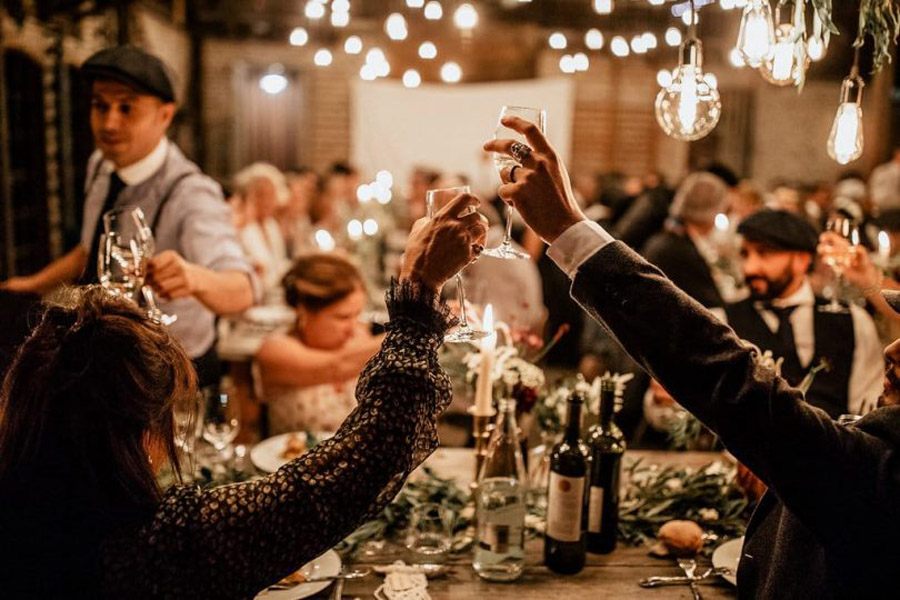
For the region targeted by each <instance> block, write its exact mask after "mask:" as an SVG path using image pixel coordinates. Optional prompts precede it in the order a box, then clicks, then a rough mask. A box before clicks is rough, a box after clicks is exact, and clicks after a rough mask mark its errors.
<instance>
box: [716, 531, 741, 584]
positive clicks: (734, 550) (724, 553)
mask: <svg viewBox="0 0 900 600" xmlns="http://www.w3.org/2000/svg"><path fill="white" fill-rule="evenodd" d="M743 548H744V538H743V537H739V538H737V539H735V540H731V541H728V542H725V543H724V544H722V545H721V546H719V547H718V548H716V550H715V552H713V555H712V564H713V566H714V567H726V568H729V569H731V572H732V573H733V575H722V579H724V580H725V581H727V582H728V583H730V584H731V585H737V570H738V563H739V562H740V560H741V550H742V549H743Z"/></svg>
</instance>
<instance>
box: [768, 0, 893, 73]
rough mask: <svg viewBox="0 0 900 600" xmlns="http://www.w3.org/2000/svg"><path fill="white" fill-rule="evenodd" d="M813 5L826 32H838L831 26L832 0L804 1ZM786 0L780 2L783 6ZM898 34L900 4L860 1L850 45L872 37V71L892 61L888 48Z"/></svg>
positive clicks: (882, 1) (890, 1)
mask: <svg viewBox="0 0 900 600" xmlns="http://www.w3.org/2000/svg"><path fill="white" fill-rule="evenodd" d="M803 1H804V2H806V3H808V4H809V5H811V6H812V8H813V10H814V11H815V14H816V16H817V17H818V18H819V20H820V21H821V22H822V26H823V29H824V30H825V31H827V32H829V33H834V34H837V33H839V31H838V28H837V26H835V24H834V19H833V16H832V15H833V13H832V0H803ZM786 2H787V0H781V4H785V3H786ZM898 35H900V1H898V0H859V25H858V28H857V32H856V40H855V41H854V42H853V45H854V46H856V47H862V46H863V44H864V43H865V41H866V37H870V38H872V45H873V71H876V72H877V71H878V70H880V69H881V68H882V67H883V66H884V65H885V63H889V62H891V47H892V45H893V44H894V42H896V40H897V37H898Z"/></svg>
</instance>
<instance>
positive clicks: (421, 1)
mask: <svg viewBox="0 0 900 600" xmlns="http://www.w3.org/2000/svg"><path fill="white" fill-rule="evenodd" d="M406 5H407V6H408V7H410V8H422V7H423V6H425V0H406Z"/></svg>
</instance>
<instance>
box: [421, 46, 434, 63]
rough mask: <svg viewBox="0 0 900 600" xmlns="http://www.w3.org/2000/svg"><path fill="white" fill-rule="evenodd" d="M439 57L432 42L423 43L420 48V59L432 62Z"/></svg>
mask: <svg viewBox="0 0 900 600" xmlns="http://www.w3.org/2000/svg"><path fill="white" fill-rule="evenodd" d="M436 56H437V46H435V45H434V44H433V43H431V42H422V44H421V45H420V46H419V57H420V58H423V59H425V60H432V59H434V58H435V57H436Z"/></svg>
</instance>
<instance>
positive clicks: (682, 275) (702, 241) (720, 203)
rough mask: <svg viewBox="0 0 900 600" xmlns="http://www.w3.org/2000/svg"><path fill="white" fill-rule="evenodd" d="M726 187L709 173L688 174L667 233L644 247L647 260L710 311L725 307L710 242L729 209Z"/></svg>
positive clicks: (658, 236)
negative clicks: (715, 277)
mask: <svg viewBox="0 0 900 600" xmlns="http://www.w3.org/2000/svg"><path fill="white" fill-rule="evenodd" d="M726 194H727V188H726V187H725V184H724V183H723V182H722V180H721V179H719V178H718V177H716V176H715V175H712V174H710V173H694V174H692V175H689V176H688V177H687V178H686V179H685V180H684V182H682V184H681V186H679V188H678V191H677V192H676V194H675V199H674V200H673V201H672V206H671V207H670V209H669V215H670V219H669V221H668V223H667V224H666V230H665V231H664V232H661V233H658V234H656V235H655V236H653V237H652V238H650V240H649V241H648V242H647V244H646V245H645V246H644V249H643V254H644V256H645V257H646V259H647V260H648V261H650V262H652V263H653V264H655V265H656V266H657V267H659V268H660V269H662V271H663V272H664V273H665V274H666V275H667V276H668V277H669V279H671V280H672V282H673V283H674V284H675V285H677V286H678V287H679V288H681V289H682V290H684V291H685V292H687V294H688V295H689V296H691V297H692V298H694V299H695V300H697V301H698V302H700V303H701V304H702V305H703V306H705V307H707V308H714V307H721V306H723V304H724V301H723V299H722V295H721V293H720V291H719V288H718V287H717V286H716V282H715V279H714V278H713V272H712V267H711V265H714V264H715V263H716V261H717V260H718V257H717V255H716V250H715V248H714V246H713V244H711V243H710V239H709V238H710V234H711V233H712V232H713V231H714V229H715V220H716V215H718V214H719V213H722V212H724V211H725V210H726V209H727V203H726V202H727V200H726Z"/></svg>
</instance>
